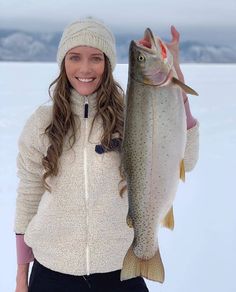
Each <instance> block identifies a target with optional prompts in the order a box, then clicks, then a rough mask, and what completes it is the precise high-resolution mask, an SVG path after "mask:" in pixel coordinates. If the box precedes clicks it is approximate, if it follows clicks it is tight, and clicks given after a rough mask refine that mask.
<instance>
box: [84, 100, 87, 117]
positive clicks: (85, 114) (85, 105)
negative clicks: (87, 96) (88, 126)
mask: <svg viewBox="0 0 236 292" xmlns="http://www.w3.org/2000/svg"><path fill="white" fill-rule="evenodd" d="M84 117H85V118H88V101H86V102H85V104H84Z"/></svg>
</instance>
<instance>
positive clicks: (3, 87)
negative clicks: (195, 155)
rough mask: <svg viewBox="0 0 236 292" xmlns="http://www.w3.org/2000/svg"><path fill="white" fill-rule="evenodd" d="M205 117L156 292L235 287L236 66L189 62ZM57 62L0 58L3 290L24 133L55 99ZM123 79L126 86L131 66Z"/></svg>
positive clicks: (166, 235) (164, 236) (11, 265)
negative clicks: (38, 110) (19, 145)
mask: <svg viewBox="0 0 236 292" xmlns="http://www.w3.org/2000/svg"><path fill="white" fill-rule="evenodd" d="M182 69H183V72H184V74H185V79H186V83H187V84H188V85H190V86H191V87H193V88H194V89H195V90H196V91H198V93H199V97H196V96H189V99H190V105H191V109H192V113H193V115H194V116H195V117H197V118H198V120H199V122H200V158H199V161H198V164H197V166H196V167H195V169H194V170H193V171H192V172H191V173H187V178H186V182H185V183H182V182H180V185H179V189H178V193H177V196H176V200H175V202H174V213H175V229H174V231H170V230H168V229H165V228H163V229H161V230H160V233H159V242H160V251H161V255H162V259H163V263H164V266H165V274H166V276H165V282H164V283H163V284H160V283H158V282H157V283H156V282H152V281H146V283H147V285H148V287H149V290H150V292H154V291H155V292H156V291H159V292H164V291H165V292H222V291H227V292H235V291H236V281H235V271H236V251H235V250H236V215H235V214H236V212H235V208H236V189H235V185H234V183H235V182H236V155H235V151H236V96H235V92H236V77H235V76H236V65H217V64H213V65H203V64H185V65H182ZM56 75H57V65H56V63H44V64H43V63H4V62H2V63H1V62H0V101H1V103H0V141H1V143H0V161H1V164H0V234H1V235H0V236H1V237H0V238H1V240H0V244H1V248H0V259H1V265H0V291H1V292H12V291H14V288H15V276H16V251H15V234H14V231H13V222H14V211H15V198H16V187H17V182H18V178H17V177H16V163H15V160H16V155H17V139H18V136H19V134H20V132H21V130H22V127H23V125H24V123H25V121H26V119H27V118H28V117H29V115H30V114H31V112H32V111H33V110H35V109H36V108H37V107H38V106H39V105H41V104H42V103H44V102H46V101H47V100H48V94H47V88H48V85H49V83H50V82H51V81H52V80H53V79H54V78H55V77H56ZM115 77H116V79H117V80H118V81H119V82H120V83H121V84H122V85H123V87H124V88H125V87H126V81H127V65H118V66H117V67H116V70H115Z"/></svg>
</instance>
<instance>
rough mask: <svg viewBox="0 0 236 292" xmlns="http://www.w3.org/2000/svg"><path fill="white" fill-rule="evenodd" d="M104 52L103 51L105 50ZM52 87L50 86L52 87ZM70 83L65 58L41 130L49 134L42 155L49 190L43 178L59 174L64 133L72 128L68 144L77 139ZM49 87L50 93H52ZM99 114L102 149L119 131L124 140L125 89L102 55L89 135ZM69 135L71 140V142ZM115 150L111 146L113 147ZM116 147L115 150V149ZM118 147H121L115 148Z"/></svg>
mask: <svg viewBox="0 0 236 292" xmlns="http://www.w3.org/2000/svg"><path fill="white" fill-rule="evenodd" d="M104 55H105V54H104ZM52 88H53V90H52ZM71 89H72V86H71V84H70V82H69V80H68V78H67V75H66V70H65V59H64V60H63V61H62V64H61V68H60V74H59V76H58V77H57V78H56V79H55V80H54V81H53V82H52V83H51V84H50V86H49V89H48V92H49V96H50V97H51V99H52V101H53V105H52V120H51V122H50V124H49V125H48V126H47V127H46V129H45V131H44V134H46V135H47V136H48V139H49V147H48V149H47V154H46V156H44V157H43V159H42V165H43V166H44V169H45V173H44V174H43V184H44V187H45V188H46V189H47V190H48V191H49V192H51V187H50V186H49V185H48V183H47V182H46V179H47V177H50V176H51V177H52V176H56V175H57V174H58V168H59V167H58V162H59V158H60V156H61V154H62V151H63V144H64V140H65V136H66V135H67V134H68V133H69V131H72V134H71V135H70V137H69V144H70V148H72V147H73V145H74V143H75V141H76V122H75V118H74V115H73V113H72V110H71V103H70V95H71ZM51 91H52V93H51ZM99 115H100V116H101V118H102V122H103V135H102V138H101V145H102V147H103V148H104V149H105V151H109V150H110V149H111V136H112V134H113V133H118V134H119V139H120V145H121V143H122V140H123V128H124V91H123V89H122V88H121V86H120V85H119V83H118V82H116V81H115V80H114V78H113V75H112V69H111V65H110V62H109V59H108V58H107V56H106V55H105V69H104V73H103V76H102V80H101V84H100V86H99V88H98V90H97V111H96V114H95V116H94V118H93V121H92V126H91V129H90V133H89V136H90V134H91V131H92V128H93V125H94V122H95V119H96V118H97V117H98V116H99ZM71 139H72V140H73V141H72V144H71V143H70V141H71ZM113 151H114V150H113ZM115 151H117V150H116V149H115ZM118 151H120V148H118ZM119 170H120V175H121V181H120V182H119V184H120V183H122V182H123V181H125V176H124V172H123V168H122V165H121V164H120V167H119ZM126 188H127V186H126V185H124V186H123V187H122V188H121V189H120V191H119V194H120V196H121V197H122V196H123V192H124V191H125V190H126Z"/></svg>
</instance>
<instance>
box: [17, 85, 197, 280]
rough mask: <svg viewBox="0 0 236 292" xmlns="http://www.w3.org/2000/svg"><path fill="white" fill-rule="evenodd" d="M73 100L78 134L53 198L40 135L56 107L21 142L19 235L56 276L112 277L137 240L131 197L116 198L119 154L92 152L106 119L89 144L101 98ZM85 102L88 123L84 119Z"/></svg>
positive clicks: (42, 110)
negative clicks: (130, 221)
mask: <svg viewBox="0 0 236 292" xmlns="http://www.w3.org/2000/svg"><path fill="white" fill-rule="evenodd" d="M71 100H72V111H73V113H74V114H75V117H76V119H77V120H76V122H77V125H78V126H79V121H80V122H81V129H80V132H79V133H78V135H77V137H78V139H77V141H76V143H75V145H74V146H73V149H71V150H67V148H66V147H65V149H64V150H63V154H62V156H61V158H60V166H59V173H58V175H57V177H53V178H49V179H47V182H48V183H49V184H50V185H51V187H52V193H49V192H48V191H46V190H45V189H44V187H43V184H42V180H41V177H42V174H43V172H44V170H43V167H42V165H41V160H42V157H43V156H44V155H45V154H46V150H47V147H48V145H49V142H48V139H47V137H46V136H44V135H42V133H43V131H44V129H45V128H46V126H47V125H48V124H49V122H50V120H51V110H52V107H51V106H40V107H39V108H38V109H37V110H36V111H35V112H34V113H33V114H32V115H31V116H30V118H29V119H28V120H27V122H26V124H25V126H24V129H23V131H22V133H21V135H20V138H19V142H18V147H19V153H18V156H17V167H18V172H17V175H18V177H19V179H20V181H19V185H18V189H17V192H18V196H17V199H16V214H15V227H14V230H15V232H16V233H21V234H24V241H25V242H26V244H27V245H28V246H30V247H31V248H32V250H33V253H34V256H35V257H36V258H37V260H38V261H39V262H40V263H42V264H43V265H45V266H46V267H48V268H50V269H52V270H54V271H59V272H62V273H67V274H72V275H85V274H91V273H98V272H110V271H113V270H117V269H121V267H122V263H123V259H124V256H125V254H126V252H127V250H128V248H129V246H130V245H131V243H132V240H133V229H131V228H129V227H128V226H127V224H126V215H127V211H128V198H127V193H125V194H124V197H123V198H121V197H120V196H119V189H118V182H119V181H120V175H119V169H118V167H119V164H120V155H119V153H118V152H115V151H109V152H105V153H101V154H99V153H98V152H96V151H95V149H97V147H96V145H99V144H100V141H101V135H102V131H103V130H102V121H101V119H98V120H96V122H95V124H94V130H93V131H92V135H91V136H90V141H88V140H87V139H88V133H89V130H90V126H91V122H92V119H93V117H94V114H95V112H96V108H95V103H96V94H93V95H91V96H89V97H88V98H87V100H86V97H84V96H80V95H79V94H78V93H77V92H76V91H75V90H72V95H71ZM86 102H87V103H88V104H89V111H88V118H84V104H85V103H86ZM79 117H82V118H79ZM198 128H199V123H198V121H197V123H196V125H195V126H194V127H193V128H191V129H189V130H188V131H187V145H186V152H185V154H186V155H185V157H186V158H187V159H186V158H185V165H186V170H187V171H190V170H192V169H193V168H194V166H195V164H196V162H197V160H198V147H199V145H198ZM115 137H116V135H114V138H115ZM66 142H67V139H66ZM66 142H65V144H66Z"/></svg>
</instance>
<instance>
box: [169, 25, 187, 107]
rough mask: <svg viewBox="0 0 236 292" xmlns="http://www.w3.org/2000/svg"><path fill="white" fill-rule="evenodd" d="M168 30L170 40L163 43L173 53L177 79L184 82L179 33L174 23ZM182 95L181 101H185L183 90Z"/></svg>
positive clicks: (185, 96)
mask: <svg viewBox="0 0 236 292" xmlns="http://www.w3.org/2000/svg"><path fill="white" fill-rule="evenodd" d="M170 30H171V36H172V40H171V42H170V43H165V45H166V46H167V48H168V50H169V51H170V52H171V54H172V55H173V59H174V60H173V63H174V68H175V71H176V73H177V76H178V79H179V80H180V81H182V82H183V83H184V75H183V72H182V71H181V68H180V64H179V62H180V57H179V40H180V33H179V32H178V31H177V29H176V28H175V27H174V25H171V28H170ZM182 96H183V101H184V103H185V102H186V101H187V100H188V97H187V95H186V93H185V92H184V91H183V92H182Z"/></svg>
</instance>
